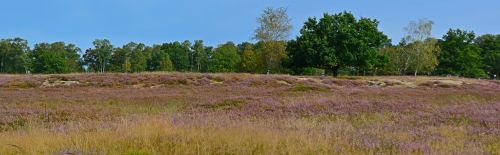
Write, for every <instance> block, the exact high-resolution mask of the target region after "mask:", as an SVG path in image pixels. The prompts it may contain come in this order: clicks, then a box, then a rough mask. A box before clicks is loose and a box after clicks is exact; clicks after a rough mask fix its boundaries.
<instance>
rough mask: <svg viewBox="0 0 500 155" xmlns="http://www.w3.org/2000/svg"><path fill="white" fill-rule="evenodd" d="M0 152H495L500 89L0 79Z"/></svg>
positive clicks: (351, 81)
mask: <svg viewBox="0 0 500 155" xmlns="http://www.w3.org/2000/svg"><path fill="white" fill-rule="evenodd" d="M0 154H2V155H8V154H500V82H498V81H490V80H474V79H463V78H445V77H339V78H333V77H305V76H304V77H302V76H288V75H253V74H195V73H140V74H67V75H0Z"/></svg>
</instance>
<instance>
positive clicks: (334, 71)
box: [326, 66, 340, 77]
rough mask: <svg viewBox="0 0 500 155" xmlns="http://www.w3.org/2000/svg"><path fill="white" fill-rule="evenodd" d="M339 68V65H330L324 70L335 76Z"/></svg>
mask: <svg viewBox="0 0 500 155" xmlns="http://www.w3.org/2000/svg"><path fill="white" fill-rule="evenodd" d="M339 69H340V66H335V67H330V68H328V69H326V70H327V71H328V72H330V73H332V74H333V76H334V77H337V76H339Z"/></svg>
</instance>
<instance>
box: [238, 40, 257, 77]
mask: <svg viewBox="0 0 500 155" xmlns="http://www.w3.org/2000/svg"><path fill="white" fill-rule="evenodd" d="M241 48H242V49H241V51H242V52H241V64H240V71H242V72H247V73H257V72H259V68H258V67H259V55H258V54H257V53H256V52H255V51H254V49H253V48H254V46H253V45H252V44H250V43H248V44H243V45H241Z"/></svg>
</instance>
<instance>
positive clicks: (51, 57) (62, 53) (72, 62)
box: [29, 42, 83, 74]
mask: <svg viewBox="0 0 500 155" xmlns="http://www.w3.org/2000/svg"><path fill="white" fill-rule="evenodd" d="M79 52H80V49H79V48H78V47H76V46H75V45H73V44H68V45H66V44H65V43H64V42H55V43H52V44H49V43H40V44H36V45H35V48H34V49H33V51H32V52H30V53H29V57H30V60H31V61H32V62H31V67H32V71H33V73H49V74H53V73H71V72H80V71H82V70H83V68H82V66H81V64H82V62H81V59H80V55H79V54H78V53H79Z"/></svg>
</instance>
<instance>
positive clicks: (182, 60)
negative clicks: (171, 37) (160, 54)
mask: <svg viewBox="0 0 500 155" xmlns="http://www.w3.org/2000/svg"><path fill="white" fill-rule="evenodd" d="M184 43H185V44H184V45H183V44H181V43H179V42H177V41H176V42H173V43H165V44H163V45H162V46H161V49H162V50H164V51H166V52H167V53H168V55H169V56H170V60H171V61H172V64H173V65H174V69H175V70H176V71H188V70H189V52H190V50H189V46H188V45H187V44H186V42H184Z"/></svg>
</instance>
